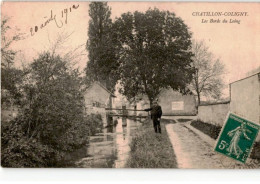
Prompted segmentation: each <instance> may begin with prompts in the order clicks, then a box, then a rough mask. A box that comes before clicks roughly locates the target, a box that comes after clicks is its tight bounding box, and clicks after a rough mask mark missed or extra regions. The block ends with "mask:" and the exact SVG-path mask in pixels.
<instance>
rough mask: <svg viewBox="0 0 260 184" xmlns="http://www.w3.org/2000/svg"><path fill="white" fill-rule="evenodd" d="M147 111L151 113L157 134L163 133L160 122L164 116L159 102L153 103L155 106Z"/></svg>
mask: <svg viewBox="0 0 260 184" xmlns="http://www.w3.org/2000/svg"><path fill="white" fill-rule="evenodd" d="M145 111H151V119H152V120H153V127H154V131H155V133H157V132H159V133H161V126H160V120H161V116H162V108H161V106H160V105H158V103H157V101H154V102H153V105H152V107H151V108H149V109H145Z"/></svg>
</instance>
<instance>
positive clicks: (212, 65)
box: [191, 40, 225, 105]
mask: <svg viewBox="0 0 260 184" xmlns="http://www.w3.org/2000/svg"><path fill="white" fill-rule="evenodd" d="M192 52H193V54H194V56H193V66H194V68H195V74H194V76H193V80H192V83H191V90H192V91H194V92H195V94H196V95H197V100H198V105H199V104H200V102H201V97H202V96H203V97H210V98H213V99H215V100H218V99H220V97H221V95H222V89H223V87H224V82H223V79H222V75H223V74H225V65H224V64H223V63H221V62H220V60H219V59H218V58H217V59H216V58H215V57H214V56H213V54H212V53H211V52H210V51H209V47H208V46H206V45H205V42H204V41H195V40H193V43H192Z"/></svg>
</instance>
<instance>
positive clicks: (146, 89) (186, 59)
mask: <svg viewBox="0 0 260 184" xmlns="http://www.w3.org/2000/svg"><path fill="white" fill-rule="evenodd" d="M113 30H114V34H115V35H114V37H113V38H114V42H115V45H116V50H117V53H118V57H119V63H120V66H119V73H120V81H121V86H122V89H121V93H122V94H123V95H125V96H127V97H128V99H132V98H134V97H135V96H137V95H138V94H145V95H147V96H148V98H149V100H150V102H151V101H153V100H154V99H155V98H156V96H157V95H158V94H159V93H160V91H161V89H162V88H168V87H171V88H172V89H174V90H178V91H180V92H182V93H185V92H186V85H187V84H188V83H189V82H190V81H191V79H192V74H193V68H192V67H191V63H192V60H191V56H192V52H191V51H190V48H191V40H190V39H191V33H190V32H189V30H188V27H187V25H186V24H185V23H184V22H183V20H182V19H181V18H179V17H176V16H175V14H174V13H171V12H169V11H159V10H158V9H149V10H147V11H146V12H145V13H141V12H138V11H136V12H134V13H130V12H128V13H124V14H122V16H121V17H120V18H118V19H117V20H116V21H115V23H114V28H113Z"/></svg>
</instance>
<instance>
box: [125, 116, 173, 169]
mask: <svg viewBox="0 0 260 184" xmlns="http://www.w3.org/2000/svg"><path fill="white" fill-rule="evenodd" d="M165 123H170V122H169V121H168V120H162V123H161V128H162V134H156V133H155V132H154V129H153V125H152V122H148V123H146V124H144V125H143V126H142V127H141V128H140V129H139V130H138V131H137V133H136V135H135V136H134V137H133V139H132V143H131V145H130V147H131V152H130V157H129V159H128V162H127V165H126V167H128V168H176V167H177V162H176V157H175V154H174V152H173V148H172V145H171V143H170V140H169V138H168V135H167V132H166V129H165Z"/></svg>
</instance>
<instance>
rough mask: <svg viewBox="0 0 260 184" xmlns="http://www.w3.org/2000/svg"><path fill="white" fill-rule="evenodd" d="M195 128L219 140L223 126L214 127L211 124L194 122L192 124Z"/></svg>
mask: <svg viewBox="0 0 260 184" xmlns="http://www.w3.org/2000/svg"><path fill="white" fill-rule="evenodd" d="M190 125H191V126H193V127H194V128H197V129H198V130H200V131H202V132H203V133H204V134H207V135H208V136H210V137H211V138H213V139H217V138H218V135H219V133H220V130H221V126H218V125H212V124H210V123H205V122H203V121H200V120H194V121H192V122H191V124H190Z"/></svg>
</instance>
